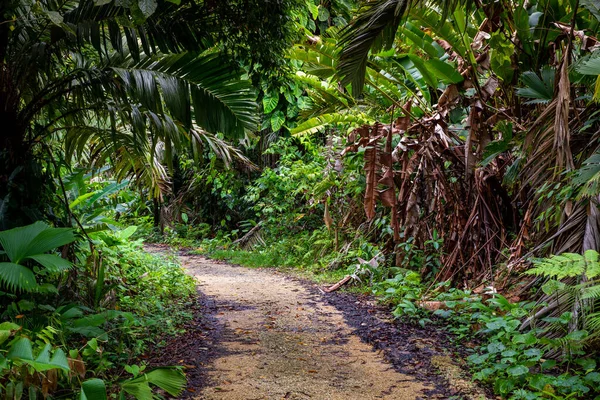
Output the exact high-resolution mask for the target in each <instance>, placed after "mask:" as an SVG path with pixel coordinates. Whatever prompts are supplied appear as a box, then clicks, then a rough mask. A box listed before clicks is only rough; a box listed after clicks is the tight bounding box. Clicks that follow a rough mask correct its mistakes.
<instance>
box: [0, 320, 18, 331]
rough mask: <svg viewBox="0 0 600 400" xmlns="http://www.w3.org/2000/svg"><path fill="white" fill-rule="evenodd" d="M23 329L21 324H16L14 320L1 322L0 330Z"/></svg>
mask: <svg viewBox="0 0 600 400" xmlns="http://www.w3.org/2000/svg"><path fill="white" fill-rule="evenodd" d="M19 329H21V326H20V325H17V324H14V323H12V322H3V323H1V324H0V330H5V331H18V330H19Z"/></svg>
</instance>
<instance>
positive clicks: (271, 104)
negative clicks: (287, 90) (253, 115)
mask: <svg viewBox="0 0 600 400" xmlns="http://www.w3.org/2000/svg"><path fill="white" fill-rule="evenodd" d="M262 103H263V111H264V113H265V114H269V113H270V112H272V111H273V110H275V107H277V104H278V103H279V93H276V92H275V93H269V94H265V97H263V100H262Z"/></svg>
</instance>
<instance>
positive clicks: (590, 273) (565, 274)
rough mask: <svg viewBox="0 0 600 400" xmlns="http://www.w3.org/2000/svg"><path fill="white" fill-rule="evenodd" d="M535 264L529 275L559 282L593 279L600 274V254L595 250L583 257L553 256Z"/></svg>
mask: <svg viewBox="0 0 600 400" xmlns="http://www.w3.org/2000/svg"><path fill="white" fill-rule="evenodd" d="M533 263H534V266H535V267H534V268H532V269H530V270H529V271H527V272H526V273H527V274H529V275H538V276H543V277H546V278H555V279H558V280H562V279H565V278H574V277H578V276H585V277H586V278H587V279H593V278H595V277H596V276H598V275H599V274H600V263H599V262H598V252H596V251H594V250H588V251H586V252H585V254H583V255H582V254H575V253H563V254H560V255H553V256H551V257H550V258H542V259H537V260H534V262H533Z"/></svg>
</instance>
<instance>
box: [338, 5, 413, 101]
mask: <svg viewBox="0 0 600 400" xmlns="http://www.w3.org/2000/svg"><path fill="white" fill-rule="evenodd" d="M407 7H408V0H375V1H370V2H366V3H363V6H362V7H361V9H360V10H359V15H358V17H357V18H356V19H355V20H354V21H352V23H351V24H350V25H349V26H348V27H347V28H346V29H345V30H344V31H343V32H342V36H341V41H340V44H341V46H342V51H341V54H340V59H339V63H338V75H339V77H340V79H341V81H342V85H344V86H345V85H348V84H351V85H352V94H353V95H354V97H358V96H359V95H360V94H361V93H362V90H363V86H364V83H365V73H366V69H367V59H368V55H369V51H371V49H374V50H380V49H389V48H391V46H392V43H393V41H394V37H395V35H396V31H397V30H398V26H399V25H400V21H401V19H402V17H403V15H404V12H405V11H406V9H407Z"/></svg>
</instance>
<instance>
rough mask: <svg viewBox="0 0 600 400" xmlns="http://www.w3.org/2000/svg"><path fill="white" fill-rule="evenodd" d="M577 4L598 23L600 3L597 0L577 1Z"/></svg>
mask: <svg viewBox="0 0 600 400" xmlns="http://www.w3.org/2000/svg"><path fill="white" fill-rule="evenodd" d="M579 4H580V5H581V7H583V8H585V9H586V10H588V11H589V12H590V13H591V14H592V15H593V16H594V17H596V19H597V20H598V21H600V3H599V2H598V0H579Z"/></svg>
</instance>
